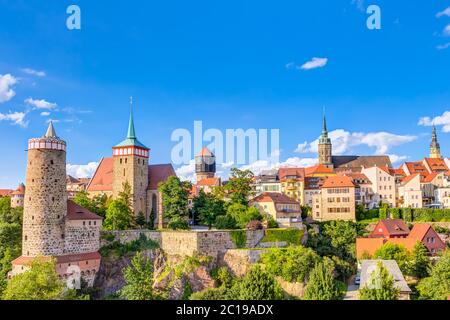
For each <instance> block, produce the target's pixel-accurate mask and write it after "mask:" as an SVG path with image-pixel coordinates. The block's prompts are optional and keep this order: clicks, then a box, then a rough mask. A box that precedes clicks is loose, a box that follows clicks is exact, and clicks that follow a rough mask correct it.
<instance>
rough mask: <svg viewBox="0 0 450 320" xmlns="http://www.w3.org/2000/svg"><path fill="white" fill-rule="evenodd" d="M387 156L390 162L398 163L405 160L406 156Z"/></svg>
mask: <svg viewBox="0 0 450 320" xmlns="http://www.w3.org/2000/svg"><path fill="white" fill-rule="evenodd" d="M389 158H390V159H391V162H392V164H396V163H400V162H403V161H405V160H407V159H408V158H409V157H408V156H399V155H397V154H389Z"/></svg>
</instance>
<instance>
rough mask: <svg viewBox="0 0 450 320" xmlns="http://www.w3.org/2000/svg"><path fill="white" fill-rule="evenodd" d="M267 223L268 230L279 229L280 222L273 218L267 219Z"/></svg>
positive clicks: (268, 217)
mask: <svg viewBox="0 0 450 320" xmlns="http://www.w3.org/2000/svg"><path fill="white" fill-rule="evenodd" d="M266 223H267V228H269V229H276V228H278V222H277V221H276V220H275V219H274V218H273V217H272V216H267V217H266Z"/></svg>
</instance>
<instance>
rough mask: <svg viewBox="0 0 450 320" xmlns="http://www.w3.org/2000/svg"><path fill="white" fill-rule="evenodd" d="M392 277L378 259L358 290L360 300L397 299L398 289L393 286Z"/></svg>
mask: <svg viewBox="0 0 450 320" xmlns="http://www.w3.org/2000/svg"><path fill="white" fill-rule="evenodd" d="M394 284H395V281H394V277H393V276H392V275H391V274H390V273H389V271H388V270H387V269H386V268H385V267H384V266H383V263H382V262H381V261H380V262H378V264H377V267H376V269H375V270H374V271H373V272H372V273H371V274H370V275H369V278H368V280H367V282H366V284H365V286H364V287H363V288H362V289H361V290H359V299H360V300H398V298H399V294H400V290H399V289H397V288H396V287H395V285H394Z"/></svg>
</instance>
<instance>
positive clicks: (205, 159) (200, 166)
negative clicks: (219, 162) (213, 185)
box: [195, 148, 216, 182]
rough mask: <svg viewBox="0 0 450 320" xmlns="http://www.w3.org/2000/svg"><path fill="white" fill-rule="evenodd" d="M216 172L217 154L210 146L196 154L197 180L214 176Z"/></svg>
mask: <svg viewBox="0 0 450 320" xmlns="http://www.w3.org/2000/svg"><path fill="white" fill-rule="evenodd" d="M215 173H216V156H215V155H214V153H212V152H211V151H210V150H209V149H208V148H203V149H202V151H200V153H199V154H198V155H196V156H195V174H196V176H197V182H199V181H201V180H203V179H206V178H214V175H215Z"/></svg>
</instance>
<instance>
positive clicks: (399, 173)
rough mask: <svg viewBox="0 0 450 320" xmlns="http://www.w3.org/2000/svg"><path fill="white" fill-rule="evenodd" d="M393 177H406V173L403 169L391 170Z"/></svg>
mask: <svg viewBox="0 0 450 320" xmlns="http://www.w3.org/2000/svg"><path fill="white" fill-rule="evenodd" d="M389 171H390V173H391V175H394V176H404V177H405V176H406V173H405V171H404V170H403V169H402V168H398V169H389Z"/></svg>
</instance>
